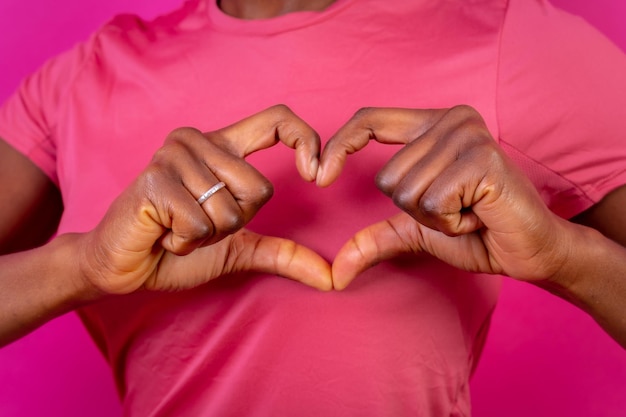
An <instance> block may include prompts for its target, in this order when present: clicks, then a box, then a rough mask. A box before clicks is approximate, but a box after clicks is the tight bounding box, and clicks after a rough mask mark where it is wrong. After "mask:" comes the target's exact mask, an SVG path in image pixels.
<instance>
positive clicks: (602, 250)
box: [542, 225, 626, 348]
mask: <svg viewBox="0 0 626 417" xmlns="http://www.w3.org/2000/svg"><path fill="white" fill-rule="evenodd" d="M572 231H573V233H574V236H573V237H572V238H571V240H570V245H569V248H570V250H569V256H568V261H567V262H566V263H565V264H564V266H563V268H561V269H560V270H559V272H558V273H557V274H556V275H555V276H554V277H553V278H552V279H551V280H550V282H549V284H547V285H545V287H546V288H547V289H548V290H550V291H551V292H553V293H555V294H557V295H559V296H560V297H562V298H564V299H566V300H568V301H570V302H571V303H573V304H575V305H577V306H578V307H580V308H581V309H583V310H584V311H586V312H587V313H589V314H590V315H591V316H592V317H593V318H594V319H595V320H596V321H597V322H598V323H599V324H600V325H601V326H602V327H603V328H604V329H605V330H606V331H607V332H608V333H609V334H610V335H611V336H612V337H613V338H614V339H615V340H616V341H617V342H618V343H619V344H620V345H622V346H623V347H624V348H626V248H624V247H623V246H621V245H620V244H618V243H616V242H614V241H612V240H610V239H608V238H606V237H605V236H603V235H602V234H601V233H599V232H597V231H596V230H594V229H591V228H588V227H585V226H579V225H575V226H574V225H573V228H572ZM542 286H543V285H542Z"/></svg>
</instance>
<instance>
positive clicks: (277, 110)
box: [267, 103, 294, 120]
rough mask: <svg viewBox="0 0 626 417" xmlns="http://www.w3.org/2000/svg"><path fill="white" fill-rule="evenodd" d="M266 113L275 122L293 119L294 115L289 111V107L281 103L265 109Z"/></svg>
mask: <svg viewBox="0 0 626 417" xmlns="http://www.w3.org/2000/svg"><path fill="white" fill-rule="evenodd" d="M267 112H268V113H270V114H271V115H272V116H273V117H274V118H275V119H276V120H285V119H288V118H290V117H293V115H294V112H293V111H291V109H290V108H289V106H287V105H286V104H282V103H280V104H275V105H273V106H272V107H270V108H269V109H267Z"/></svg>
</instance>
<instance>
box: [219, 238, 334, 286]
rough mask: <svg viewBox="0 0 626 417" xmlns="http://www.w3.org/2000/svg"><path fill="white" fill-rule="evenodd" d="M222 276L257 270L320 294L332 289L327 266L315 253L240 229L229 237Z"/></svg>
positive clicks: (328, 266)
mask: <svg viewBox="0 0 626 417" xmlns="http://www.w3.org/2000/svg"><path fill="white" fill-rule="evenodd" d="M225 269H226V271H225V273H228V272H243V271H257V272H265V273H269V274H276V275H280V276H282V277H285V278H289V279H292V280H294V281H298V282H301V283H303V284H305V285H308V286H311V287H314V288H317V289H319V290H323V291H329V290H331V289H332V279H331V267H330V265H329V263H328V262H327V261H326V260H325V259H324V258H322V257H321V256H320V255H319V254H318V253H316V252H315V251H313V250H311V249H309V248H307V247H306V246H302V245H300V244H298V243H296V242H294V241H292V240H288V239H283V238H278V237H273V236H264V235H260V234H258V233H254V232H251V231H250V230H247V229H243V230H241V231H240V232H239V233H236V234H234V235H233V239H232V240H231V242H230V251H229V254H228V256H227V259H226V262H225Z"/></svg>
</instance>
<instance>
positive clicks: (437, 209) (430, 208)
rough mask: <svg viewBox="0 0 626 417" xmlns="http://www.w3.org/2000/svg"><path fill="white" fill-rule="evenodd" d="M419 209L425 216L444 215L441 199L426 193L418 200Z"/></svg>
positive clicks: (435, 216)
mask: <svg viewBox="0 0 626 417" xmlns="http://www.w3.org/2000/svg"><path fill="white" fill-rule="evenodd" d="M418 209H419V211H420V213H421V214H422V215H423V216H425V217H429V218H440V217H442V216H443V210H442V208H441V204H440V202H439V200H438V199H437V198H434V197H433V196H429V195H424V196H423V197H422V198H421V199H420V201H419V202H418Z"/></svg>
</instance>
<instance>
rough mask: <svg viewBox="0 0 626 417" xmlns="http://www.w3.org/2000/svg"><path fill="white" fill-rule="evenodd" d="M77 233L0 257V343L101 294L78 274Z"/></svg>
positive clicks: (4, 343) (25, 332)
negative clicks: (28, 249) (35, 247)
mask: <svg viewBox="0 0 626 417" xmlns="http://www.w3.org/2000/svg"><path fill="white" fill-rule="evenodd" d="M79 244H80V236H79V235H64V236H60V237H59V238H57V239H55V240H53V241H52V242H50V243H49V244H47V245H45V246H42V247H40V248H37V249H33V250H30V251H26V252H20V253H15V254H11V255H6V256H2V257H0V346H4V345H6V344H8V343H11V342H12V341H14V340H17V339H19V338H20V337H22V336H24V335H26V334H27V333H29V332H30V331H32V330H34V329H36V328H37V327H39V326H41V325H42V324H44V323H46V322H48V321H49V320H51V319H53V318H55V317H57V316H60V315H62V314H64V313H66V312H68V311H71V310H73V309H75V308H77V307H79V306H81V305H84V304H86V303H89V302H92V301H95V300H97V299H99V298H101V297H102V296H103V294H102V293H101V292H100V291H98V290H97V289H96V288H95V287H93V286H92V285H90V284H89V283H88V281H86V280H84V279H83V278H82V277H81V276H80V271H79V268H78V261H77V259H76V254H77V250H76V248H77V247H78V246H77V245H79Z"/></svg>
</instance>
